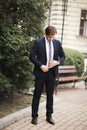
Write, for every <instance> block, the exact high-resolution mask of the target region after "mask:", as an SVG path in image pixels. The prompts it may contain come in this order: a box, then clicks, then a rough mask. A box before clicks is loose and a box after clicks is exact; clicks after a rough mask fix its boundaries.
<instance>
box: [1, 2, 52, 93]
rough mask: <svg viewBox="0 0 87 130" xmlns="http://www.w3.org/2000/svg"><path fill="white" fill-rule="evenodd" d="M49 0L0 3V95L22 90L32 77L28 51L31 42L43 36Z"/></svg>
mask: <svg viewBox="0 0 87 130" xmlns="http://www.w3.org/2000/svg"><path fill="white" fill-rule="evenodd" d="M49 1H50V0H1V1H0V92H1V93H3V92H7V93H11V92H12V91H14V90H15V91H23V90H24V89H26V88H27V87H29V86H28V84H29V82H31V81H32V77H33V76H32V69H33V65H32V63H31V62H30V61H29V56H28V55H29V50H30V48H31V46H32V44H33V41H34V39H35V38H37V37H40V36H42V35H43V28H44V24H45V19H46V14H45V12H46V11H47V9H48V7H49ZM13 88H14V89H13Z"/></svg>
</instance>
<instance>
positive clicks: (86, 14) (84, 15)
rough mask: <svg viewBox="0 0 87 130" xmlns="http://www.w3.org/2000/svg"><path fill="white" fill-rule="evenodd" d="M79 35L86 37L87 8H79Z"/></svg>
mask: <svg viewBox="0 0 87 130" xmlns="http://www.w3.org/2000/svg"><path fill="white" fill-rule="evenodd" d="M80 35H81V36H85V37H87V10H81V21H80Z"/></svg>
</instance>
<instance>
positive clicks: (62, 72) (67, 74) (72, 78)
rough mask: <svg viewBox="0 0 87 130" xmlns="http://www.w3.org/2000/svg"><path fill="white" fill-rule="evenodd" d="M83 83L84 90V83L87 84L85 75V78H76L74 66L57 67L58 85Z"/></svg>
mask: <svg viewBox="0 0 87 130" xmlns="http://www.w3.org/2000/svg"><path fill="white" fill-rule="evenodd" d="M81 80H83V81H85V88H86V82H87V75H86V76H80V77H79V76H78V74H77V70H76V67H75V66H74V65H69V66H59V78H58V84H65V83H72V82H73V83H74V85H73V86H74V87H75V83H76V82H77V81H81Z"/></svg>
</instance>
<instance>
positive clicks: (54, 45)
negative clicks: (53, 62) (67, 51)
mask: <svg viewBox="0 0 87 130" xmlns="http://www.w3.org/2000/svg"><path fill="white" fill-rule="evenodd" d="M53 47H54V55H53V57H55V52H56V51H55V50H56V44H55V41H54V40H53Z"/></svg>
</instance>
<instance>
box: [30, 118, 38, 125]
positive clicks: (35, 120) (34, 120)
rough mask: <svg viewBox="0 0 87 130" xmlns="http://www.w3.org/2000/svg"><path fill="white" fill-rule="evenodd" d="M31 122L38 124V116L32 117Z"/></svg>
mask: <svg viewBox="0 0 87 130" xmlns="http://www.w3.org/2000/svg"><path fill="white" fill-rule="evenodd" d="M31 123H32V124H34V125H37V117H34V118H32V121H31Z"/></svg>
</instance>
